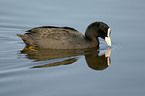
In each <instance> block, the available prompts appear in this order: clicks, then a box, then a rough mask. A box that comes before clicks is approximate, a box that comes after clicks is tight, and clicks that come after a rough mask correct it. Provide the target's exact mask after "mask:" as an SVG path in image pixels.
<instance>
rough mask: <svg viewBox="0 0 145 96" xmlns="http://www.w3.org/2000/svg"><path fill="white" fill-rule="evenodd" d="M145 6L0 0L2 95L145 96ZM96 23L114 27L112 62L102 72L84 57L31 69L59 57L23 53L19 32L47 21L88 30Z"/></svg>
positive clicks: (133, 1) (129, 0) (93, 0)
mask: <svg viewBox="0 0 145 96" xmlns="http://www.w3.org/2000/svg"><path fill="white" fill-rule="evenodd" d="M144 10H145V1H144V0H71V1H70V0H0V96H97V95H98V96H144V95H145V82H144V81H145V74H144V73H145V43H144V41H145V40H144V38H145V11H144ZM95 21H103V22H105V23H107V24H108V25H109V26H110V27H111V38H112V50H111V51H112V52H111V57H110V58H111V65H110V66H109V67H108V68H106V69H104V70H102V71H101V70H92V69H91V68H89V67H88V65H87V63H86V60H85V56H84V55H78V56H76V57H77V58H79V59H78V60H77V61H76V62H73V63H72V64H69V65H62V66H55V67H44V68H31V67H33V66H39V65H43V64H45V63H50V62H54V61H56V60H46V61H36V60H35V59H34V60H33V59H30V58H28V56H27V54H21V53H20V51H21V50H22V49H23V48H24V47H25V44H24V43H23V41H22V40H21V39H20V38H19V37H17V36H16V34H24V32H25V31H26V30H28V29H31V28H33V27H37V26H47V25H55V26H71V27H73V28H75V29H77V30H79V31H80V32H81V33H83V34H84V33H85V30H86V28H87V26H88V25H89V24H90V23H92V22H95ZM69 58H70V57H69ZM41 59H42V58H41ZM62 59H63V58H62ZM62 59H61V60H62Z"/></svg>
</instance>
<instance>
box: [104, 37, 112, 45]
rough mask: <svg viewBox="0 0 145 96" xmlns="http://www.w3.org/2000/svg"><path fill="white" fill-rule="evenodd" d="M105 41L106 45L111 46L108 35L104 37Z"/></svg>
mask: <svg viewBox="0 0 145 96" xmlns="http://www.w3.org/2000/svg"><path fill="white" fill-rule="evenodd" d="M105 41H106V42H107V44H108V46H111V39H110V37H105Z"/></svg>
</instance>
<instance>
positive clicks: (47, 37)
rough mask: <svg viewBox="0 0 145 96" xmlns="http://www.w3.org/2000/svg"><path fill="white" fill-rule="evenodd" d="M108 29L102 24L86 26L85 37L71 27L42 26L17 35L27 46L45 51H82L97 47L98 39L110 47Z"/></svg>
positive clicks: (95, 23)
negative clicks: (44, 49)
mask: <svg viewBox="0 0 145 96" xmlns="http://www.w3.org/2000/svg"><path fill="white" fill-rule="evenodd" d="M110 32H111V30H110V28H109V26H108V25H107V24H105V23H103V22H94V23H92V24H90V25H89V26H88V28H87V29H86V32H85V35H83V34H81V33H80V32H78V31H77V30H75V29H74V28H71V27H56V26H42V27H37V28H33V29H30V30H28V31H26V33H25V34H24V35H20V34H17V35H18V36H19V37H20V38H21V39H22V40H23V41H24V42H25V44H26V45H27V46H31V47H33V48H36V49H39V48H47V49H84V48H93V47H99V39H98V37H101V38H103V39H104V40H105V41H106V42H107V44H108V46H111V39H110Z"/></svg>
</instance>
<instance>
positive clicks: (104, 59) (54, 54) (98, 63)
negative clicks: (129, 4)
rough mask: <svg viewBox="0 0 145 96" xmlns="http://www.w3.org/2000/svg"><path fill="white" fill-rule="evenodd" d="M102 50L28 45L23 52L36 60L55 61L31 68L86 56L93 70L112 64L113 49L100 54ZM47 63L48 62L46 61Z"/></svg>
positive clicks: (70, 61) (72, 60) (67, 62)
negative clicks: (31, 46)
mask: <svg viewBox="0 0 145 96" xmlns="http://www.w3.org/2000/svg"><path fill="white" fill-rule="evenodd" d="M99 53H100V51H98V49H96V48H91V49H79V50H78V49H77V50H76V49H75V50H70V49H69V50H62V49H61V50H58V49H57V50H55V49H40V50H35V49H31V50H30V48H28V47H27V46H26V47H25V48H24V49H23V50H22V51H21V54H26V58H28V59H33V60H34V61H36V62H38V61H47V62H49V61H53V62H50V63H48V64H43V65H37V66H33V67H31V68H44V67H55V66H60V65H68V64H72V63H74V62H76V61H77V60H78V59H79V58H78V57H79V56H83V55H84V56H85V59H86V62H87V64H88V67H89V68H91V69H93V70H104V69H106V68H107V67H108V66H109V65H110V62H111V60H110V54H111V49H110V48H109V49H107V52H106V53H104V54H102V55H99ZM45 63H46V62H45Z"/></svg>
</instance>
